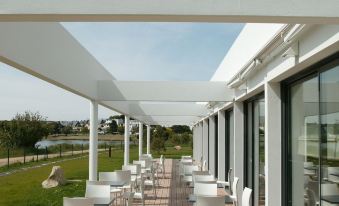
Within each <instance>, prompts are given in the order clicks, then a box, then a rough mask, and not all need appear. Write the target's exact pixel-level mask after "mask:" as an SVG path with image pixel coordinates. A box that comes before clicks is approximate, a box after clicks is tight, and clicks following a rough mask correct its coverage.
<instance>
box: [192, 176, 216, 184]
mask: <svg viewBox="0 0 339 206" xmlns="http://www.w3.org/2000/svg"><path fill="white" fill-rule="evenodd" d="M211 181H214V182H215V183H217V181H216V180H215V177H214V176H213V175H194V176H193V182H194V183H196V182H211Z"/></svg>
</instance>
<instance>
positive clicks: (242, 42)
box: [211, 24, 283, 81]
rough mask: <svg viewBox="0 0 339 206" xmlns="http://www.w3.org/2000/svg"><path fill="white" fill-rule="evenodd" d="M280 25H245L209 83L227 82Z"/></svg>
mask: <svg viewBox="0 0 339 206" xmlns="http://www.w3.org/2000/svg"><path fill="white" fill-rule="evenodd" d="M282 26H283V25H282V24H246V25H245V27H244V28H243V30H242V31H241V32H240V34H239V36H238V37H237V39H236V40H235V41H234V43H233V45H232V47H231V48H230V49H229V51H228V52H227V54H226V56H225V58H224V59H223V61H222V62H221V64H220V65H219V67H218V69H217V70H216V71H215V73H214V75H213V76H212V78H211V81H228V80H229V79H230V78H231V77H233V76H234V75H235V74H236V73H237V72H238V71H239V70H240V69H241V68H242V67H243V66H244V65H245V64H246V63H247V62H248V61H249V60H251V58H252V57H253V56H254V55H255V54H256V53H257V52H258V51H259V49H261V48H262V47H264V45H265V44H266V43H267V42H268V41H269V40H270V39H271V38H272V36H273V35H274V34H275V33H277V32H278V31H279V29H281V27H282Z"/></svg>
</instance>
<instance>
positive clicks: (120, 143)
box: [120, 140, 122, 149]
mask: <svg viewBox="0 0 339 206" xmlns="http://www.w3.org/2000/svg"><path fill="white" fill-rule="evenodd" d="M120 148H121V149H122V140H120Z"/></svg>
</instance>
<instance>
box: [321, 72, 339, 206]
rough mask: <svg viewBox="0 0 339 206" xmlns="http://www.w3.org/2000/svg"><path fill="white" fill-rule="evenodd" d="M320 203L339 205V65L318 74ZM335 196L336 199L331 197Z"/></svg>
mask: <svg viewBox="0 0 339 206" xmlns="http://www.w3.org/2000/svg"><path fill="white" fill-rule="evenodd" d="M320 122H321V127H320V128H321V142H322V143H321V165H322V167H321V168H322V173H321V177H322V178H321V198H322V201H321V204H322V205H339V188H338V184H339V67H338V66H337V67H335V68H333V69H331V70H328V71H325V72H323V73H321V74H320ZM334 197H337V198H336V199H337V201H336V202H335V201H333V200H332V201H331V198H334Z"/></svg>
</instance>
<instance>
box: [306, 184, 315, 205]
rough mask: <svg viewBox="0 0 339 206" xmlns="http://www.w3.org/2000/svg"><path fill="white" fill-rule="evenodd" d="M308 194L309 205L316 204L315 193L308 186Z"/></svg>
mask: <svg viewBox="0 0 339 206" xmlns="http://www.w3.org/2000/svg"><path fill="white" fill-rule="evenodd" d="M306 195H307V203H308V204H307V205H309V206H316V205H317V204H316V200H315V194H314V192H313V191H312V190H310V189H309V188H306Z"/></svg>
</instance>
